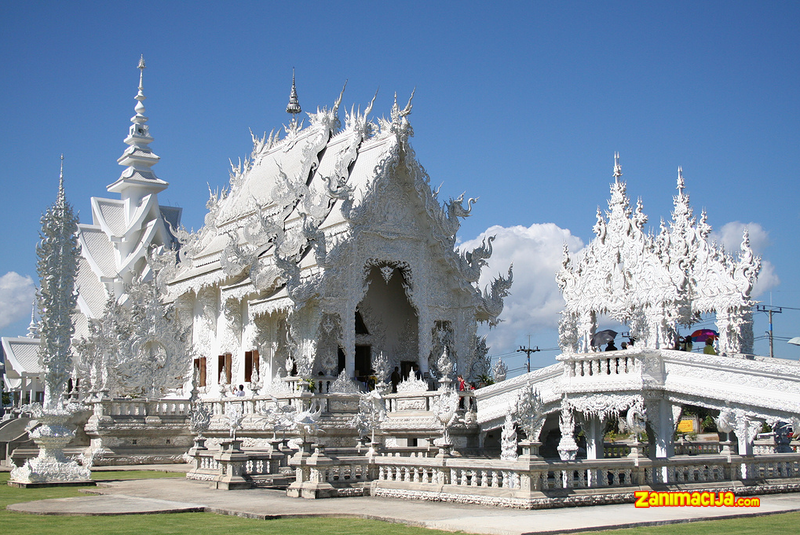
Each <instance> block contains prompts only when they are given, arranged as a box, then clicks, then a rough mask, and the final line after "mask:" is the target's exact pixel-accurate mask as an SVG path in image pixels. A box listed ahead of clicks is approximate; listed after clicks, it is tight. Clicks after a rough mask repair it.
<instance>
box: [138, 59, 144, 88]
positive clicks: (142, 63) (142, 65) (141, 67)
mask: <svg viewBox="0 0 800 535" xmlns="http://www.w3.org/2000/svg"><path fill="white" fill-rule="evenodd" d="M136 68H137V69H139V90H140V91H141V90H142V89H143V86H142V75H143V74H144V69H145V65H144V54H142V55H141V57H140V58H139V65H138V66H137V67H136Z"/></svg>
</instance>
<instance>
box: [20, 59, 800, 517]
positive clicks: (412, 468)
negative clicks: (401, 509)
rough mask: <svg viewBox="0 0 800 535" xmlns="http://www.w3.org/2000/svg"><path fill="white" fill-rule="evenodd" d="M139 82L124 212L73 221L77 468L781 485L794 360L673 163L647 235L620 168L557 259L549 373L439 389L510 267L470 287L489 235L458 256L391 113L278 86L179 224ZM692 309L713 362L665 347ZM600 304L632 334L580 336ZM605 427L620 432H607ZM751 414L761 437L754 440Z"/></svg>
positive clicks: (231, 475) (595, 488)
mask: <svg viewBox="0 0 800 535" xmlns="http://www.w3.org/2000/svg"><path fill="white" fill-rule="evenodd" d="M139 68H140V69H143V68H144V61H143V60H142V61H141V62H140V64H139ZM141 80H142V79H141V71H140V82H139V92H138V94H137V96H136V100H137V101H138V103H137V105H136V115H135V116H134V117H133V118H132V123H133V124H132V126H131V127H130V132H129V135H128V137H127V138H126V139H125V143H127V144H128V145H129V148H128V149H127V150H126V151H125V152H124V153H123V155H122V157H121V158H120V159H119V162H120V164H121V165H123V166H126V169H125V171H123V173H122V175H121V177H120V178H119V179H118V180H117V181H116V182H114V183H113V184H111V185H109V186H108V188H107V189H108V191H109V192H112V193H119V194H120V199H118V200H115V199H99V198H93V199H92V217H93V224H92V225H81V226H80V228H79V231H78V236H79V239H80V243H81V245H82V248H83V250H82V255H83V256H82V259H81V263H80V269H79V275H78V290H79V294H80V295H79V299H78V308H79V313H78V314H77V316H76V317H77V324H78V325H77V327H78V329H77V334H76V338H80V339H81V340H80V341H79V342H78V344H77V346H78V348H79V349H78V353H79V355H78V356H77V358H76V360H75V362H76V377H80V380H81V381H80V385H81V386H80V388H79V389H77V391H76V392H73V393H74V394H76V395H77V396H78V397H80V399H81V401H82V402H83V403H85V404H87V406H90V407H91V412H89V411H87V419H88V421H87V422H86V423H85V425H84V431H85V433H86V435H88V438H89V441H90V444H88V445H87V452H89V453H91V457H92V458H93V459H95V457H96V459H95V460H96V462H98V463H101V462H102V463H107V464H113V463H119V464H124V463H141V462H182V461H184V460H185V457H184V454H186V452H187V449H189V446H190V445H191V442H192V440H194V446H193V447H192V448H191V449H189V451H188V456H189V458H190V459H191V463H192V470H191V472H190V473H189V476H188V477H190V478H191V479H195V480H200V481H210V482H211V484H212V486H214V487H215V488H225V489H232V488H245V487H249V486H258V485H263V486H275V485H284V486H286V487H287V492H288V493H289V495H291V496H302V497H306V498H314V497H327V496H352V495H360V494H364V493H371V494H372V495H377V496H386V497H401V498H417V499H430V500H449V501H457V502H465V503H481V504H491V505H504V506H514V507H547V506H553V505H557V506H563V505H580V504H588V503H616V502H619V501H625V500H627V499H629V498H630V499H631V500H632V489H633V488H648V487H653V488H656V487H658V488H663V486H667V488H681V489H684V488H690V489H696V490H714V489H720V488H727V487H726V486H735V487H736V489H737V492H756V491H759V492H760V491H763V492H783V491H787V490H793V489H796V488H798V486H797V485H798V483H797V481H798V479H800V462H798V459H800V453H797V447H798V446H800V443H798V442H797V441H796V440H795V442H792V443H791V444H790V441H789V440H788V439H787V437H788V434H787V430H788V429H789V427H790V426H794V429H795V430H796V429H797V428H798V426H800V418H798V416H799V415H800V388H798V387H800V365H798V363H797V362H789V361H779V359H768V358H765V357H760V356H756V355H753V354H752V340H753V334H752V314H751V310H752V305H753V301H752V299H751V296H750V292H751V290H752V288H753V285H754V284H755V281H756V278H757V275H758V272H759V269H760V259H759V258H757V257H755V256H754V255H753V251H752V250H751V248H750V246H749V241H748V236H747V234H746V233H745V234H744V236H743V239H742V245H741V250H740V251H739V252H738V254H737V255H736V256H735V257H734V256H731V255H730V254H728V253H726V252H725V251H723V250H722V249H721V248H719V247H718V246H716V245H715V244H713V243H710V242H709V240H708V237H709V234H710V231H711V229H710V226H709V225H708V224H707V222H706V216H705V213H703V214H702V215H701V216H700V218H699V221H698V220H697V219H696V218H695V217H694V215H693V211H692V208H691V207H690V204H689V196H688V195H687V194H686V193H685V191H684V190H685V184H684V178H683V174H682V171H681V170H680V169H679V171H678V182H677V188H678V194H677V195H676V196H675V198H674V210H673V213H672V218H671V220H670V221H669V222H668V223H665V222H663V221H662V223H661V229H660V232H659V233H658V234H656V235H653V234H652V233H647V232H646V231H645V230H644V225H645V223H646V222H647V216H646V215H645V214H644V210H643V205H642V203H641V201H639V202H638V203H637V204H636V207H635V208H632V207H631V205H630V201H629V199H628V197H627V195H626V185H625V182H623V181H622V180H621V176H622V170H621V166H620V164H619V158H618V156H615V162H614V174H613V178H614V182H613V183H612V184H611V199H610V200H609V201H608V211H606V212H605V214H603V213H602V212H601V211H600V209H598V212H597V223H596V225H595V226H594V233H595V238H594V239H593V240H592V242H591V243H590V244H589V245H588V246H587V247H586V249H585V250H584V251H583V252H582V254H581V255H579V256H578V257H577V258H574V259H573V258H572V257H571V256H570V255H569V253H568V251H567V250H566V248H565V251H564V260H563V265H562V268H561V269H560V270H559V272H558V273H557V274H556V280H557V282H558V285H559V288H560V289H561V291H562V292H563V295H564V299H565V302H566V306H565V309H564V311H563V312H562V318H561V323H560V329H559V342H560V346H561V350H562V353H561V354H560V355H559V356H558V357H557V362H556V363H555V364H553V365H551V366H548V367H547V368H544V369H541V370H536V371H534V372H530V373H527V374H525V375H522V376H519V377H515V378H511V379H507V380H504V379H505V371H504V370H503V369H502V366H499V367H498V368H497V373H496V374H495V379H497V381H498V382H497V383H496V384H494V385H491V386H487V387H485V388H480V389H478V390H476V391H474V392H473V391H470V390H464V391H457V390H454V389H453V387H452V384H451V378H452V377H453V376H454V375H455V374H456V373H458V374H461V375H463V376H464V377H465V378H467V379H472V378H475V377H477V376H479V375H484V374H485V375H488V374H489V373H490V370H489V365H488V359H487V358H486V355H487V351H488V350H487V348H486V345H485V341H484V340H482V339H480V338H479V337H478V336H477V335H476V332H477V326H478V324H479V323H481V322H486V323H488V324H490V325H493V324H495V323H496V322H497V321H499V315H500V313H501V312H502V309H503V299H504V297H506V296H507V295H508V292H509V288H510V286H511V282H512V273H511V268H509V270H508V275H507V276H505V277H499V278H497V279H495V280H494V281H493V282H492V283H491V284H490V285H489V286H488V287H487V288H486V289H483V290H482V289H480V288H479V287H478V286H477V281H478V280H479V277H480V274H481V270H482V268H483V267H484V266H485V265H486V259H487V258H489V257H490V255H491V253H492V239H487V240H486V242H484V243H483V244H482V245H481V246H480V247H478V248H476V249H475V250H473V251H463V252H462V251H459V250H458V249H456V248H455V244H456V233H457V232H458V230H459V227H460V218H464V217H467V216H468V215H469V214H470V212H471V210H472V205H473V204H474V199H469V200H467V201H466V206H465V203H464V198H463V195H462V197H459V198H458V199H450V200H449V201H448V202H446V203H444V204H443V205H442V204H440V203H439V201H438V198H437V194H438V192H437V191H434V190H432V189H431V187H430V180H429V177H428V175H427V174H426V172H425V170H424V169H423V168H422V166H421V165H420V164H419V162H417V160H416V157H415V154H414V151H413V149H412V147H411V145H410V143H409V138H410V137H411V136H412V135H413V130H412V128H411V126H410V124H409V121H408V116H409V114H410V113H411V99H409V101H408V104H407V105H406V106H405V107H404V108H402V109H401V108H400V107H399V106H398V105H397V102H396V98H395V103H394V105H393V107H392V108H391V111H390V116H389V117H388V118H380V119H377V120H376V121H375V120H372V119H370V117H369V115H370V113H371V111H372V105H373V102H374V99H373V102H371V103H369V105H368V106H367V107H366V109H365V111H364V112H363V113H362V112H361V110H360V109H358V110H356V108H355V107H352V108H351V110H350V112H347V111H346V110H345V112H344V125H342V124H340V119H339V107H340V104H341V101H342V95H341V94H340V95H339V97H338V99H337V100H336V102H335V103H334V104H333V106H332V107H331V108H330V109H328V108H323V109H321V110H319V109H318V110H317V111H316V112H315V113H309V114H308V125H307V126H306V125H304V121H300V120H298V118H297V115H298V114H299V113H300V112H301V108H300V103H299V99H298V97H297V91H296V87H295V84H294V79H293V82H292V88H291V93H290V100H289V105H288V106H287V112H289V113H290V114H291V120H290V122H289V124H288V126H285V127H284V132H283V136H282V137H281V135H280V134H279V133H275V132H273V133H271V134H270V135H265V136H264V137H256V136H253V145H254V146H253V150H252V154H251V156H250V157H249V158H247V159H246V160H245V161H244V162H241V163H239V164H238V165H232V170H231V174H230V186H229V188H228V189H225V190H223V191H222V192H219V193H214V194H212V195H211V198H210V200H209V202H208V204H207V208H208V213H207V215H206V217H205V224H204V226H203V227H202V228H201V229H200V230H199V231H197V232H195V233H189V232H187V231H185V230H184V229H179V228H178V223H179V218H180V210H179V209H176V208H169V207H162V206H160V205H159V204H158V199H157V194H158V193H159V192H161V191H163V190H164V189H165V188H166V187H167V183H166V182H164V181H162V180H160V179H158V178H157V177H156V176H155V174H153V172H152V170H151V167H152V165H154V164H155V163H156V161H157V160H158V157H157V156H155V155H154V154H153V153H152V152H151V151H150V148H149V143H150V142H151V141H152V137H150V135H149V132H148V127H147V124H146V121H147V118H146V117H144V115H143V114H144V106H143V104H142V101H143V100H144V98H145V97H144V94H143V89H142V81H141ZM412 97H413V94H412ZM701 314H714V315H715V321H716V323H717V328H718V330H719V340H718V347H717V351H718V354H698V353H691V352H686V351H678V350H677V344H676V342H677V337H678V332H679V329H680V328H681V327H688V326H691V325H692V324H694V323H696V322H697V321H698V319H699V318H700V315H701ZM603 316H606V317H608V318H611V319H613V320H615V321H618V322H621V323H624V324H627V325H628V326H629V328H630V335H631V338H634V339H635V340H636V343H635V345H634V346H632V347H628V348H626V349H623V350H617V351H606V352H599V351H597V348H594V347H592V344H591V340H592V336H593V335H594V334H595V332H596V329H597V326H598V322H599V321H600V320H601V319H602V317H603ZM4 344H5V341H4ZM4 347H5V345H4ZM414 367H418V368H419V377H420V378H417V377H416V374H414V373H412V369H413V368H414ZM394 368H398V369H399V370H400V372H401V374H402V376H403V377H404V378H407V379H406V380H404V381H403V382H401V383H399V384H394V387H396V392H393V391H391V389H392V385H389V384H388V383H383V384H382V381H385V380H386V379H388V374H389V371H390V370H392V369H394ZM190 369H193V370H194V377H193V378H192V379H191V380H190V379H189V375H190V373H189V371H190ZM358 381H361V384H359V382H358ZM239 385H242V389H241V390H240V389H239ZM367 385H369V386H370V387H374V390H372V391H371V392H369V393H367V392H364V390H366V389H367ZM234 390H237V392H236V393H234ZM167 392H168V395H165V393H167ZM190 392H191V394H190ZM686 407H699V408H703V409H705V410H707V411H710V413H713V415H714V417H715V422H716V425H717V428H718V430H719V432H720V435H719V440H714V441H710V442H708V443H704V444H700V443H692V442H691V441H688V442H687V440H685V438H686V437H684V439H683V440H681V441H675V440H674V437H675V436H676V435H675V433H676V425H677V423H678V421H679V420H680V417H681V414H682V412H683V411H684V410H685V409H686ZM617 420H620V421H623V422H625V425H626V428H627V430H628V432H629V434H630V436H629V438H628V439H627V440H626V441H625V442H624V443H610V444H609V443H606V441H605V438H606V433H605V431H606V428H607V426H608V425H609V424H610V423H611V422H616V421H617ZM764 424H768V425H769V426H772V428H773V429H774V430H775V434H774V438H773V439H770V440H762V441H761V442H759V438H758V436H759V431H760V430H761V429H762V427H763V426H764ZM515 426H516V429H515ZM579 430H580V431H582V433H581V432H580V431H579ZM523 433H524V439H523V440H522V441H519V436H520V435H522V434H523ZM279 434H280V435H281V436H280V437H279V436H278V435H279ZM359 435H361V436H362V438H363V437H366V439H368V440H369V442H370V444H369V447H368V448H365V449H364V451H363V452H362V450H361V449H356V448H355V447H354V446H355V444H356V440H358V438H359ZM733 436H735V441H734V440H733V439H732V438H733ZM237 437H238V438H237ZM312 441H313V442H315V443H316V444H315V450H314V453H313V454H310V452H309V450H308V447H309V445H310V444H311V442H312ZM359 444H360V443H359ZM242 446H244V448H242ZM540 446H541V450H540ZM326 448H328V451H329V453H330V454H329V455H328V454H326ZM359 448H360V446H359ZM453 449H456V450H458V452H459V455H457V456H453ZM520 449H521V453H522V454H521V455H519V450H520ZM26 455H28V456H30V455H32V453H31V452H27V453H26V452H21V453H18V454H17V458H16V459H15V462H17V461H18V460H21V459H23V458H24V457H25V456H26ZM543 457H547V458H546V459H545V458H543ZM292 470H294V471H293V472H292ZM281 482H283V483H281ZM740 482H745V485H740ZM675 485H678V486H680V487H675ZM577 489H580V492H576V490H577ZM626 493H627V494H626ZM628 494H630V496H629V497H627V498H626V496H628Z"/></svg>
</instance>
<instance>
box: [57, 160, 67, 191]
mask: <svg viewBox="0 0 800 535" xmlns="http://www.w3.org/2000/svg"><path fill="white" fill-rule="evenodd" d="M65 200H66V194H65V193H64V155H63V154H62V155H61V171H59V173H58V201H59V202H61V201H65Z"/></svg>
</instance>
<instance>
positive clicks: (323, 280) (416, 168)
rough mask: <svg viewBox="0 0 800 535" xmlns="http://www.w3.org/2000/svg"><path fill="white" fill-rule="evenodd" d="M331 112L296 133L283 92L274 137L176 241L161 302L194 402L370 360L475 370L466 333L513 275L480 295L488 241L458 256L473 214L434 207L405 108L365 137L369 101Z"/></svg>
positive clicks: (361, 370) (478, 369)
mask: <svg viewBox="0 0 800 535" xmlns="http://www.w3.org/2000/svg"><path fill="white" fill-rule="evenodd" d="M341 98H342V97H341V95H340V96H339V99H338V100H337V101H336V102H335V103H334V105H333V107H332V108H331V109H327V108H323V109H322V110H317V112H315V113H309V114H308V118H309V124H308V126H306V127H304V126H303V123H302V122H298V120H297V119H296V117H295V116H296V114H297V113H298V112H299V111H300V109H299V103H298V101H297V95H296V91H295V88H294V84H293V86H292V94H291V99H290V105H289V107H288V108H287V111H289V112H290V113H292V115H293V117H292V120H291V122H290V123H289V125H288V126H286V127H285V136H284V137H283V138H279V136H278V135H277V134H275V133H272V134H270V135H269V136H266V135H265V136H264V137H263V138H255V137H254V139H253V141H254V147H253V152H252V155H251V156H250V158H248V159H246V160H245V161H244V162H243V163H241V164H240V165H238V166H233V169H232V172H231V179H230V191H223V192H222V193H221V194H219V195H213V196H212V197H211V199H210V201H209V203H208V208H209V212H208V214H207V215H206V218H205V226H204V227H203V228H202V229H200V231H199V232H197V233H195V234H194V235H191V236H185V237H184V239H183V240H182V244H181V250H180V259H181V261H180V263H179V265H178V267H177V271H176V273H175V274H174V275H173V276H172V277H171V282H170V283H169V293H170V296H171V299H174V300H175V303H176V305H177V309H178V311H179V315H180V318H181V321H182V323H183V324H190V325H191V326H192V343H193V349H194V353H195V355H196V361H195V366H196V369H197V370H198V371H199V372H200V380H199V384H200V386H201V387H202V389H201V391H204V392H206V393H207V394H213V395H217V393H218V392H220V391H221V390H219V389H218V386H219V385H220V384H222V385H225V384H233V385H238V384H245V385H247V386H248V387H249V386H250V385H249V383H250V381H251V377H252V373H253V371H254V370H257V371H258V375H259V376H261V377H268V378H271V377H273V376H274V375H275V374H276V373H277V372H278V371H279V370H280V369H283V370H284V372H283V373H284V374H285V373H287V372H288V373H293V374H298V375H300V376H302V377H317V376H319V375H324V376H328V377H330V376H337V375H339V373H340V372H341V371H342V370H345V371H346V372H347V376H349V377H352V378H360V379H362V380H365V378H366V377H368V376H370V375H372V374H373V372H372V371H371V370H372V369H373V368H374V367H375V366H374V359H375V358H376V357H378V356H379V355H380V354H384V355H386V356H387V357H388V359H389V365H390V368H394V367H398V368H401V369H402V372H403V375H404V376H407V375H408V373H409V371H410V370H411V367H412V366H413V365H414V364H417V365H418V366H419V368H420V370H421V371H422V373H423V374H427V373H428V372H429V371H432V372H433V373H434V374H435V375H436V376H437V377H438V376H439V374H440V370H438V369H436V361H437V359H438V358H439V356H440V355H441V353H442V351H443V348H444V347H447V348H448V350H449V354H450V356H451V358H452V359H453V360H454V362H455V366H456V368H457V370H458V371H459V372H460V373H463V374H464V375H465V376H470V375H477V374H480V373H486V371H487V370H486V363H485V361H484V359H483V357H484V356H485V347H483V345H482V344H481V343H480V340H479V339H478V337H477V336H476V329H477V324H478V322H489V323H494V322H496V321H497V317H498V315H499V314H500V312H501V311H502V308H503V297H504V296H505V295H506V294H507V291H508V287H509V286H510V284H511V270H510V269H509V275H508V278H499V279H497V280H495V282H494V283H493V284H492V285H491V288H489V289H487V290H486V291H484V292H481V290H480V289H479V288H478V287H477V285H476V283H477V281H478V278H479V276H480V272H481V268H482V267H483V266H484V265H485V259H486V258H488V257H489V255H490V254H491V242H489V243H488V244H486V245H485V246H482V247H479V248H478V249H476V250H474V251H471V252H466V253H463V254H462V253H459V252H458V251H457V250H455V243H456V232H457V231H458V229H459V225H460V223H459V218H463V217H467V216H468V215H469V213H470V211H471V208H472V203H473V202H474V200H473V199H470V200H469V201H468V202H467V206H466V207H464V206H463V196H462V197H461V198H458V199H455V200H452V199H451V200H450V201H449V202H447V203H445V205H444V206H441V205H440V204H439V201H438V199H437V192H435V191H432V190H431V187H430V180H429V178H428V175H427V174H426V172H425V170H424V169H423V168H422V166H421V165H420V164H419V163H418V162H417V160H416V158H415V156H414V151H413V149H412V148H411V145H410V144H409V137H410V136H411V135H412V134H413V131H412V129H411V126H410V125H409V123H408V119H407V117H408V115H409V113H411V100H409V102H408V104H407V105H406V106H405V108H402V109H401V108H400V107H399V106H398V105H397V103H396V102H395V105H394V106H393V107H392V109H391V115H390V117H389V118H388V119H383V118H381V119H379V120H378V122H377V123H375V122H373V121H372V120H371V119H370V118H369V114H370V112H371V111H372V103H370V104H369V105H368V106H367V108H366V110H365V111H364V112H363V113H362V112H361V111H360V110H355V109H352V110H351V111H350V112H347V111H345V122H344V127H342V126H341V125H340V122H339V117H338V113H339V106H340V103H341ZM373 102H374V99H373ZM290 356H291V357H292V359H293V360H294V363H295V365H296V370H291V369H289V370H287V369H286V368H287V365H286V361H287V358H288V357H290ZM223 370H224V371H225V374H223V373H222V372H223Z"/></svg>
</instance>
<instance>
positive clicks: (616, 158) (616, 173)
mask: <svg viewBox="0 0 800 535" xmlns="http://www.w3.org/2000/svg"><path fill="white" fill-rule="evenodd" d="M621 176H622V166H621V165H620V164H619V153H618V152H615V153H614V182H619V177H621Z"/></svg>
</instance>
